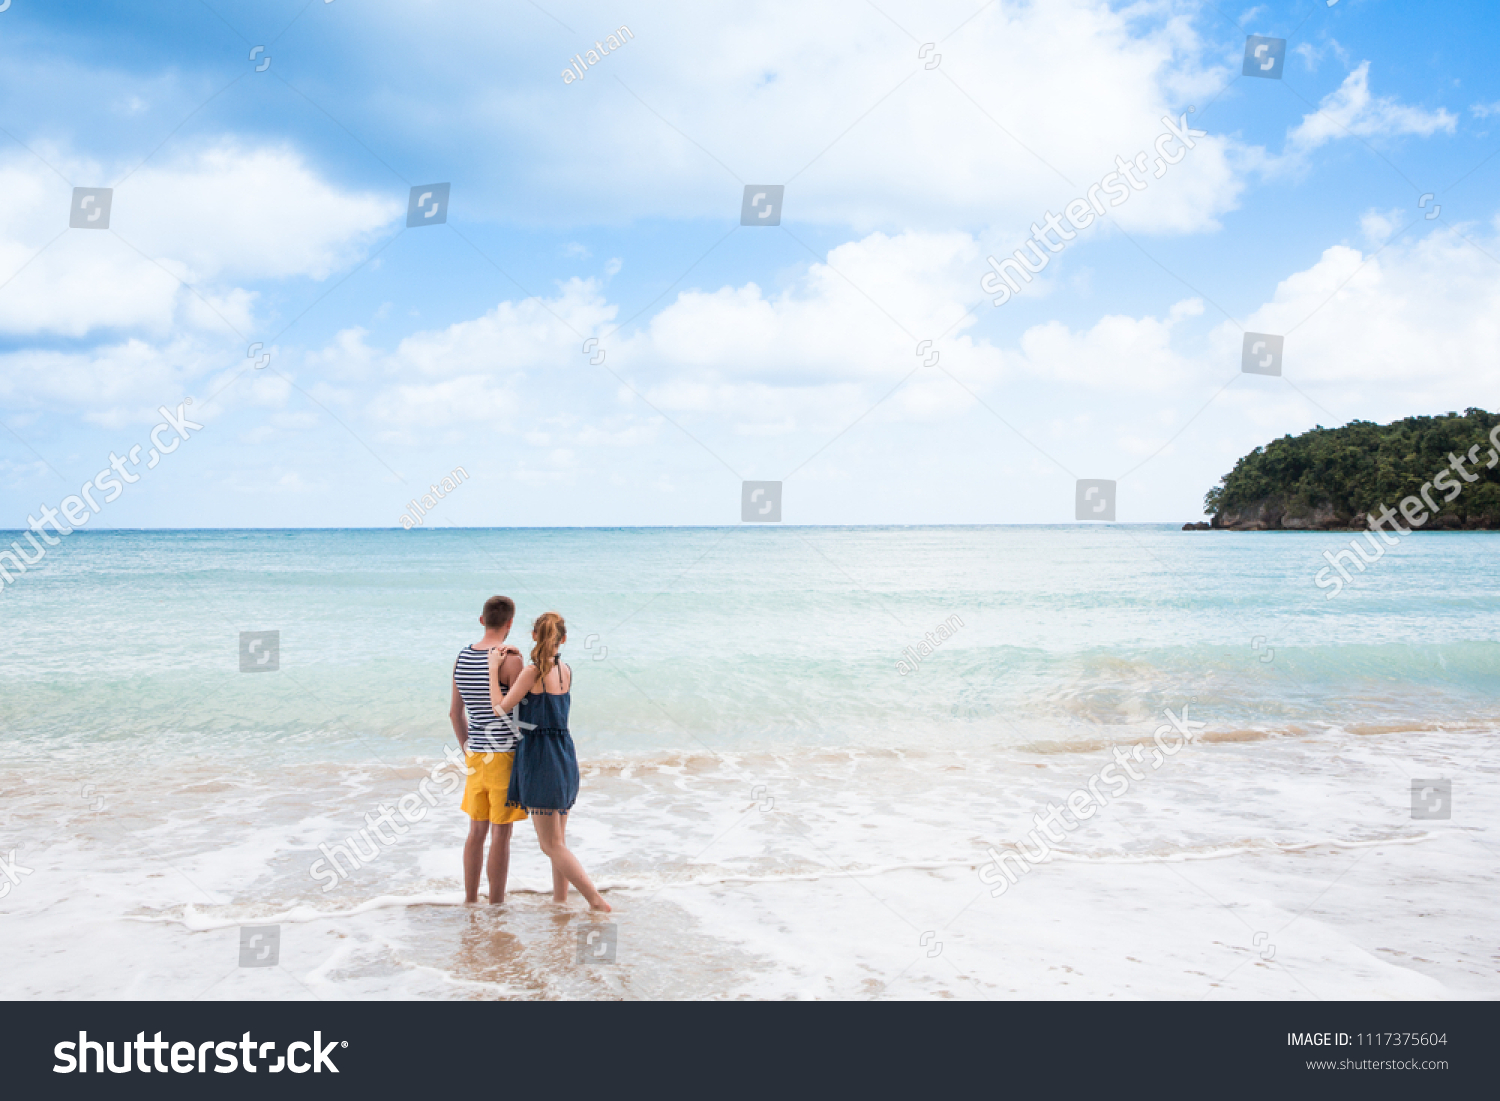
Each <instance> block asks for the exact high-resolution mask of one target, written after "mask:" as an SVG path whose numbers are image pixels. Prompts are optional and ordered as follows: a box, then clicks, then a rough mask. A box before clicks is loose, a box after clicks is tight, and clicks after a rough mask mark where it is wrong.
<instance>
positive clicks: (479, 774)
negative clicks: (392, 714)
mask: <svg viewBox="0 0 1500 1101" xmlns="http://www.w3.org/2000/svg"><path fill="white" fill-rule="evenodd" d="M515 617H516V604H515V601H513V600H511V599H510V598H509V597H505V596H492V597H490V598H489V599H488V600H486V601H485V602H484V611H483V613H482V614H481V615H480V617H479V622H480V623H481V624H483V625H484V637H483V638H481V639H480V640H479V641H478V642H476V643H474V644H473V645H472V646H465V647H464V648H463V650H461V651H460V652H459V655H458V661H457V662H455V663H454V666H453V699H452V703H451V704H450V705H449V707H448V718H449V720H450V721H451V722H452V723H453V733H454V734H456V735H457V736H458V744H459V745H460V746H461V747H462V748H463V751H464V765H465V770H466V771H467V772H468V780H467V782H466V783H465V784H464V799H463V811H464V813H465V814H467V815H468V816H469V818H470V822H469V838H468V840H467V841H466V842H464V901H465V902H470V903H472V902H478V901H479V868H480V865H481V864H483V863H484V840H485V837H486V835H488V836H489V838H490V859H489V864H488V871H489V880H490V901H491V902H492V903H501V902H504V901H505V881H506V877H507V876H508V875H509V874H510V835H511V827H512V826H513V825H514V824H515V823H517V822H519V821H521V820H522V819H524V818H526V817H528V816H529V817H530V818H531V822H532V825H534V826H535V827H536V837H537V840H538V841H539V842H540V843H541V846H542V852H543V853H545V854H546V856H547V859H548V860H550V861H552V901H554V902H566V901H567V898H568V884H569V883H571V884H572V885H573V886H575V887H577V888H578V891H579V893H580V894H582V895H583V897H584V898H585V899H587V900H588V904H589V907H590V908H591V909H594V910H606V911H607V910H609V909H610V905H609V903H607V902H605V901H604V898H603V896H602V895H600V894H599V892H598V891H597V890H595V889H594V885H593V883H592V882H590V881H589V877H588V873H586V872H585V871H584V870H583V865H581V864H579V863H578V858H577V857H575V856H574V855H573V854H572V853H571V852H569V851H568V846H567V844H566V843H565V841H564V837H563V834H564V832H565V830H566V827H567V823H568V811H569V810H570V809H571V808H572V806H573V800H574V799H576V798H577V797H578V757H577V755H576V754H575V753H574V751H573V737H572V735H570V734H569V733H568V705H569V702H570V690H571V689H572V686H573V671H572V670H571V669H569V668H568V667H567V666H566V665H563V664H562V663H561V662H559V661H558V656H557V654H558V650H559V649H561V647H562V644H563V643H564V642H566V641H568V628H567V624H566V623H564V622H563V617H562V616H560V615H558V614H557V613H556V612H547V613H545V614H544V615H541V616H538V617H537V620H536V622H535V623H534V624H533V625H532V628H531V637H532V640H533V641H534V642H535V643H536V645H535V646H533V647H532V648H531V663H530V664H529V665H526V666H525V667H524V668H523V667H522V662H521V651H519V650H517V649H516V648H515V647H514V646H508V645H506V642H505V639H506V637H507V636H508V635H509V634H510V628H511V623H512V622H513V621H514V619H515ZM512 712H514V714H512ZM466 713H467V714H466Z"/></svg>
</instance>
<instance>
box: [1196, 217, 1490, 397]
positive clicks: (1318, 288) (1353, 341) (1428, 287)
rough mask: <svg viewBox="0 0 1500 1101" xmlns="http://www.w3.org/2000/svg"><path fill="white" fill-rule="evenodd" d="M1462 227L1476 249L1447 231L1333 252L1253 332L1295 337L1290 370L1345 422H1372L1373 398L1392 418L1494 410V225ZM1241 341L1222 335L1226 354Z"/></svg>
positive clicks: (1297, 279)
mask: <svg viewBox="0 0 1500 1101" xmlns="http://www.w3.org/2000/svg"><path fill="white" fill-rule="evenodd" d="M1458 228H1459V229H1460V230H1462V231H1463V232H1464V233H1465V234H1466V235H1467V236H1468V237H1470V238H1473V239H1474V241H1475V244H1470V243H1469V242H1467V241H1465V240H1464V239H1463V238H1462V237H1460V236H1459V235H1458V233H1457V232H1453V231H1449V230H1443V229H1439V230H1434V231H1433V232H1431V233H1429V234H1428V235H1427V236H1425V237H1419V238H1416V239H1414V240H1407V239H1404V238H1403V239H1401V240H1398V241H1397V242H1396V243H1394V244H1392V245H1390V246H1389V247H1387V248H1386V249H1385V250H1384V251H1382V252H1380V253H1379V254H1378V255H1374V256H1369V255H1366V254H1365V253H1363V252H1361V251H1360V250H1359V249H1355V248H1350V247H1348V246H1346V245H1335V246H1332V247H1330V248H1328V249H1326V250H1325V251H1324V253H1323V255H1322V257H1321V258H1320V259H1319V260H1318V262H1317V263H1316V264H1314V265H1313V266H1312V267H1310V268H1308V269H1307V270H1305V271H1300V272H1296V273H1294V274H1292V275H1290V276H1288V277H1287V278H1286V279H1284V280H1282V282H1281V283H1280V284H1279V285H1278V286H1277V288H1276V294H1275V297H1274V298H1273V300H1272V301H1270V302H1268V303H1266V304H1265V305H1263V306H1262V307H1260V309H1258V310H1257V311H1255V313H1253V314H1252V315H1251V316H1250V317H1248V318H1246V319H1245V327H1246V328H1247V329H1249V330H1251V331H1254V332H1267V333H1288V334H1289V335H1288V336H1287V338H1286V352H1285V366H1284V368H1283V370H1284V373H1285V374H1286V375H1287V377H1290V378H1293V379H1294V380H1296V382H1297V384H1298V385H1299V386H1302V387H1303V388H1304V389H1309V388H1311V389H1310V392H1312V391H1316V394H1317V395H1321V396H1319V400H1320V401H1324V402H1325V403H1327V404H1329V409H1330V411H1332V412H1334V413H1339V414H1341V415H1342V416H1343V417H1344V419H1347V418H1348V417H1351V416H1354V415H1355V414H1356V413H1357V412H1358V413H1359V414H1360V415H1370V414H1369V412H1368V410H1369V408H1370V403H1372V402H1373V403H1375V404H1378V406H1379V407H1380V408H1382V409H1384V410H1389V415H1391V416H1405V415H1409V414H1410V413H1413V412H1418V411H1426V412H1441V411H1442V410H1445V409H1453V408H1460V409H1461V408H1464V407H1465V406H1468V405H1485V404H1486V403H1488V404H1489V405H1491V406H1493V405H1494V398H1493V395H1494V394H1495V392H1496V390H1497V388H1500V364H1497V363H1496V361H1495V355H1494V349H1495V347H1496V346H1497V345H1500V262H1497V260H1496V259H1494V257H1500V239H1497V234H1496V233H1495V232H1494V230H1495V227H1494V226H1492V227H1490V230H1491V231H1490V232H1489V233H1487V234H1482V233H1479V232H1478V231H1477V230H1476V229H1475V228H1474V227H1465V226H1460V227H1458ZM1476 245H1477V246H1478V247H1476ZM1486 253H1488V254H1489V255H1486ZM1239 339H1240V338H1239V330H1238V329H1235V328H1232V327H1230V326H1227V325H1226V326H1222V327H1220V329H1219V330H1218V332H1217V333H1216V340H1217V343H1218V345H1219V347H1220V349H1221V352H1222V353H1223V354H1224V355H1225V356H1226V358H1228V357H1230V356H1232V355H1234V354H1237V349H1238V345H1239ZM1356 403H1358V404H1356Z"/></svg>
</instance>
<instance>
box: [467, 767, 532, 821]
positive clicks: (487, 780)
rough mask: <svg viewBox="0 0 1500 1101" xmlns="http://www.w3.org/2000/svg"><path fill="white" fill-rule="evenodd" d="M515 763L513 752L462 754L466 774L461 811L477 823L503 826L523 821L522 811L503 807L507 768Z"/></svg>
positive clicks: (507, 779) (506, 784)
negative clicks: (484, 822) (485, 822)
mask: <svg viewBox="0 0 1500 1101" xmlns="http://www.w3.org/2000/svg"><path fill="white" fill-rule="evenodd" d="M515 763H516V755H515V754H514V753H465V754H464V766H465V767H466V768H467V769H468V770H469V775H468V777H467V778H466V779H465V781H464V801H463V804H462V806H463V812H464V813H465V814H467V815H468V816H469V817H470V818H472V819H474V820H475V821H476V822H483V821H485V820H486V819H488V820H489V821H490V822H493V823H495V824H497V825H504V824H505V823H506V822H521V821H524V820H525V818H526V812H525V811H524V810H522V809H521V808H519V807H507V806H506V805H505V797H506V795H507V794H508V793H509V791H510V769H511V766H512V765H514V764H515Z"/></svg>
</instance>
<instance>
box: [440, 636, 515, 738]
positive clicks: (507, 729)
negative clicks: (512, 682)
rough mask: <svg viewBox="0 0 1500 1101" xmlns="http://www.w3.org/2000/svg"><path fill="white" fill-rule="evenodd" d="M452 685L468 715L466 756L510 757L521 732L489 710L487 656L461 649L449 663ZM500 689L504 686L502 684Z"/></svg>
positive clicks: (482, 652)
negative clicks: (456, 689) (486, 754)
mask: <svg viewBox="0 0 1500 1101" xmlns="http://www.w3.org/2000/svg"><path fill="white" fill-rule="evenodd" d="M453 683H454V684H456V685H458V694H459V695H460V696H462V697H463V700H464V710H465V711H467V712H468V713H469V742H468V750H469V752H470V753H510V752H512V751H513V750H514V749H515V748H516V742H517V741H519V740H520V739H519V738H518V735H519V733H520V730H521V728H520V727H518V726H517V725H516V724H515V723H514V722H507V721H506V720H505V719H502V718H500V717H499V716H498V715H496V714H495V711H494V708H492V707H491V706H490V654H489V651H488V650H476V649H474V647H472V646H465V647H464V648H463V649H462V650H460V651H459V652H458V660H457V661H456V662H454V663H453ZM500 687H501V688H502V689H504V688H508V687H509V686H508V685H504V684H502V685H501V686H500Z"/></svg>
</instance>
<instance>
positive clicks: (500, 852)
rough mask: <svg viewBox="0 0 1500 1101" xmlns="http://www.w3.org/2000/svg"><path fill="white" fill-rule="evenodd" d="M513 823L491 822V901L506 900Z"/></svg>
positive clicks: (489, 869)
mask: <svg viewBox="0 0 1500 1101" xmlns="http://www.w3.org/2000/svg"><path fill="white" fill-rule="evenodd" d="M512 826H513V823H510V822H504V823H502V822H492V823H490V862H489V865H488V871H489V877H490V902H491V903H493V904H499V903H501V902H504V901H505V881H506V880H507V879H508V878H509V877H510V835H511V829H512Z"/></svg>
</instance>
